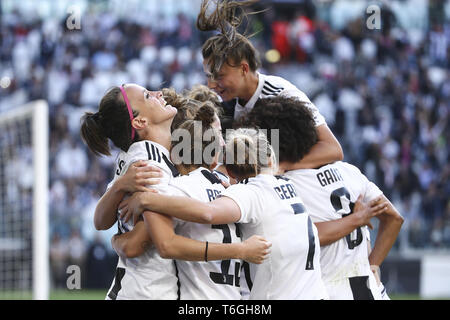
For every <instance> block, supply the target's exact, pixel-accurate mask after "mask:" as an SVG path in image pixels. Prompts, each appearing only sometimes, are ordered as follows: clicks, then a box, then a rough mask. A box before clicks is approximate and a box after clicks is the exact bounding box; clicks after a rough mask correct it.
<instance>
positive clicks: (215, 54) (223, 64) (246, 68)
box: [197, 0, 343, 169]
mask: <svg viewBox="0 0 450 320" xmlns="http://www.w3.org/2000/svg"><path fill="white" fill-rule="evenodd" d="M254 2H255V1H228V0H224V1H216V2H212V1H209V0H203V1H202V4H201V9H200V13H199V15H198V18H197V28H198V29H199V30H201V31H219V33H218V34H216V35H214V36H212V37H210V38H209V39H208V40H207V41H206V42H205V43H204V44H203V47H202V55H203V67H204V71H205V74H206V77H207V81H208V87H210V88H211V89H213V90H214V91H215V92H217V93H218V94H219V95H220V97H221V98H222V100H223V101H225V102H231V103H232V104H234V105H232V107H231V108H225V114H226V115H228V116H230V117H231V118H232V120H238V119H240V118H241V117H242V116H243V115H245V114H246V113H247V112H249V111H250V110H251V109H252V108H253V106H254V105H255V103H256V102H257V101H258V100H260V99H264V98H267V97H273V96H279V95H280V96H289V97H296V98H297V99H299V100H300V101H303V102H304V103H305V104H307V105H308V107H309V108H311V110H312V111H313V114H314V120H315V130H317V134H318V137H319V139H318V142H317V143H316V144H315V145H314V147H313V148H311V150H310V152H309V153H308V155H306V156H305V157H304V158H303V159H302V160H301V162H299V163H293V164H292V169H300V168H316V167H318V166H320V165H324V164H327V163H330V162H333V161H338V160H342V159H343V152H342V148H341V146H340V144H339V142H338V141H337V139H336V138H335V137H334V135H333V133H332V132H331V130H330V129H329V128H328V126H327V124H326V122H325V119H324V117H323V116H322V115H321V114H320V113H319V111H318V109H317V108H316V107H315V106H314V105H313V104H312V103H311V101H310V100H309V99H308V97H307V96H306V95H305V93H303V92H302V91H301V90H299V89H298V88H296V87H295V86H294V85H293V84H292V83H290V82H289V81H287V80H285V79H283V78H280V77H276V76H270V75H264V74H261V73H259V72H258V71H257V70H258V68H259V67H260V61H259V58H258V54H257V52H256V49H255V48H254V46H253V45H252V44H251V42H250V41H249V40H248V39H247V38H246V37H245V36H243V35H241V34H240V33H238V32H237V28H238V27H239V25H240V24H241V22H242V20H243V15H238V14H237V12H243V8H244V7H245V6H248V5H251V4H252V3H254ZM210 5H212V6H216V7H215V9H214V10H212V8H210ZM211 11H212V13H210V12H211Z"/></svg>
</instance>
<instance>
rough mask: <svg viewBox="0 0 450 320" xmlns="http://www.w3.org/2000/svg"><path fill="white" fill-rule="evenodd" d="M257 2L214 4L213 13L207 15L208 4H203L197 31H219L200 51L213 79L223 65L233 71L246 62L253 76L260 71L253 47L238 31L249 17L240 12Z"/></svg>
mask: <svg viewBox="0 0 450 320" xmlns="http://www.w3.org/2000/svg"><path fill="white" fill-rule="evenodd" d="M256 1H257V0H250V1H228V0H224V1H217V2H215V3H214V4H215V5H216V8H215V10H214V11H213V12H212V13H211V14H209V15H208V9H209V5H210V2H211V1H210V0H203V1H202V4H201V7H200V13H199V14H198V17H197V28H198V29H199V30H201V31H213V30H217V31H219V34H217V35H214V36H212V37H210V38H209V39H208V40H206V42H205V43H204V44H203V47H202V55H203V59H205V60H208V65H209V67H210V71H211V73H212V75H213V76H217V73H218V72H219V70H220V68H221V67H222V65H223V64H224V63H227V64H228V65H230V66H232V67H233V66H236V65H238V64H239V63H240V62H241V61H242V60H244V59H245V60H247V62H248V64H249V67H250V70H251V71H253V72H255V71H256V70H257V69H258V68H259V67H260V65H261V62H260V59H259V57H258V53H257V51H256V49H255V47H254V46H253V45H252V43H251V42H250V41H249V40H248V38H247V37H246V36H244V35H242V34H240V33H239V32H238V31H237V28H238V27H239V26H240V25H241V23H242V21H243V19H244V18H245V17H247V15H248V13H246V12H245V11H244V9H243V8H244V7H246V6H249V5H251V4H254V3H255V2H256ZM237 11H239V13H238V12H237ZM250 14H253V13H250Z"/></svg>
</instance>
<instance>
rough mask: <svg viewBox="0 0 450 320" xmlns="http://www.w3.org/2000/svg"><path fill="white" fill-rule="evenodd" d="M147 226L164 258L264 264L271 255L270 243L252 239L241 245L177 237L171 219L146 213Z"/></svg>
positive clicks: (255, 238) (262, 239) (255, 237)
mask: <svg viewBox="0 0 450 320" xmlns="http://www.w3.org/2000/svg"><path fill="white" fill-rule="evenodd" d="M142 216H143V217H144V221H145V225H146V227H147V230H148V232H149V233H150V235H151V238H152V239H153V240H154V243H155V246H156V248H157V250H158V252H159V254H160V256H161V257H162V258H165V259H178V260H187V261H212V260H228V259H242V260H246V261H249V262H252V263H258V264H259V263H262V262H263V260H264V259H265V257H266V256H267V255H268V254H269V253H270V247H271V244H270V243H269V242H267V241H266V240H265V239H264V238H262V237H259V236H253V237H251V238H250V239H247V240H246V241H244V242H242V243H226V244H225V243H211V242H209V243H208V244H206V242H203V241H197V240H193V239H190V238H186V237H182V236H179V235H177V234H176V233H175V232H174V230H173V225H172V219H171V218H170V217H168V216H165V215H161V214H158V213H153V212H150V211H145V212H144V213H143V215H142Z"/></svg>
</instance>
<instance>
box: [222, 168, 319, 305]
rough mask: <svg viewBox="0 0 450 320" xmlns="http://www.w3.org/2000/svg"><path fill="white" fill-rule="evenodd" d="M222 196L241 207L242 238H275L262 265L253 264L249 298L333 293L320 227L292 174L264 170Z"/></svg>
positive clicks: (292, 297)
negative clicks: (325, 274)
mask: <svg viewBox="0 0 450 320" xmlns="http://www.w3.org/2000/svg"><path fill="white" fill-rule="evenodd" d="M222 195H223V196H226V197H229V198H231V199H233V200H234V201H235V202H236V203H237V204H238V206H239V208H240V210H241V218H240V220H239V223H240V225H241V230H242V235H243V239H247V238H249V237H250V236H252V235H255V234H257V235H260V236H262V237H264V238H265V239H267V240H268V241H270V242H272V250H271V254H270V255H269V257H268V258H267V259H266V260H265V261H264V262H263V263H262V264H259V265H257V264H252V263H250V279H251V281H252V285H253V286H252V287H251V291H250V299H256V300H279V299H287V300H297V299H305V300H315V299H327V298H328V296H327V293H326V290H325V287H324V284H323V282H322V279H321V270H320V244H319V238H318V234H317V229H316V227H315V225H314V224H313V223H312V222H311V219H310V218H309V215H308V214H307V213H306V211H305V210H304V209H305V207H304V205H303V203H302V200H301V199H300V198H299V197H298V196H297V193H296V191H295V189H294V187H293V185H292V183H291V182H290V181H289V179H287V178H285V177H281V176H280V177H275V176H272V175H266V174H260V175H258V176H256V177H254V178H249V179H246V180H244V181H243V183H240V184H236V185H232V186H230V187H229V188H227V189H226V190H225V191H224V192H223V193H222Z"/></svg>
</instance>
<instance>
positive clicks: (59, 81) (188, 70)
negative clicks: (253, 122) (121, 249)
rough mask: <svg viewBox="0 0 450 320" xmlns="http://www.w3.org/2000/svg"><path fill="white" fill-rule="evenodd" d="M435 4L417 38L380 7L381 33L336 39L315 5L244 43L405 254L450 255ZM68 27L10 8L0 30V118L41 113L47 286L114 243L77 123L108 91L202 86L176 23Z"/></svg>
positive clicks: (265, 18) (196, 39)
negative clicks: (372, 192)
mask: <svg viewBox="0 0 450 320" xmlns="http://www.w3.org/2000/svg"><path fill="white" fill-rule="evenodd" d="M307 3H309V2H307ZM431 3H436V6H437V9H436V8H435V9H434V10H432V9H433V7H432V6H431V7H430V8H431V9H430V11H429V25H428V27H427V28H426V29H424V30H417V31H416V32H415V33H413V32H408V31H407V30H405V29H404V28H402V27H400V26H399V24H398V22H397V20H396V16H395V13H393V12H392V11H389V10H388V8H383V10H382V12H383V20H382V28H381V29H380V30H370V29H368V28H367V27H366V24H365V18H366V17H365V16H364V17H360V18H358V19H354V20H350V21H348V22H347V23H346V25H345V26H344V27H343V28H339V29H336V28H333V27H332V26H331V24H330V23H329V21H326V20H323V19H319V18H318V13H317V9H316V8H314V6H304V7H303V10H300V9H299V10H297V11H296V12H295V14H294V13H292V10H290V12H289V13H290V14H286V12H284V11H280V12H278V13H279V14H277V11H276V10H268V11H266V12H263V13H261V14H258V15H254V16H252V17H251V21H252V23H251V25H250V26H251V27H250V28H249V30H248V33H252V32H257V33H256V34H255V36H254V37H253V38H252V41H253V42H254V44H255V45H256V47H257V48H258V49H259V52H260V54H261V59H262V62H263V69H262V71H263V72H266V71H267V73H270V74H275V75H276V74H279V75H281V76H283V77H284V78H286V79H289V80H290V81H291V82H293V83H294V84H296V85H297V87H298V88H300V89H302V90H303V91H304V92H305V93H306V94H307V95H308V96H309V97H310V99H311V100H312V101H313V102H314V103H315V104H316V106H317V107H318V108H319V110H320V112H321V113H322V114H323V115H324V116H325V118H326V119H327V123H328V125H329V126H330V128H331V129H332V131H333V132H334V134H335V135H336V137H337V138H338V139H339V141H340V143H341V145H342V146H343V149H344V154H345V160H346V161H347V162H350V163H352V164H354V165H356V166H358V167H359V168H360V169H361V171H362V172H363V173H365V174H366V175H367V176H368V177H369V179H371V180H373V181H374V182H375V183H376V184H377V185H378V186H379V187H380V188H381V189H382V190H383V191H384V192H385V194H386V195H387V196H388V198H390V199H392V200H393V202H394V204H395V205H396V207H397V208H398V210H399V211H400V212H401V213H402V215H403V216H404V217H405V225H404V227H403V229H402V231H401V235H400V237H399V239H398V241H397V243H396V249H397V250H400V251H401V250H406V249H409V248H419V249H422V248H447V249H448V248H450V197H449V195H450V161H449V150H450V149H449V147H448V143H449V142H448V141H449V139H450V131H449V127H448V120H449V111H450V72H449V70H450V24H449V22H448V21H449V17H448V16H447V17H445V14H444V16H443V17H442V16H441V15H439V13H442V12H444V10H439V3H441V2H440V1H434V2H433V1H432V2H431ZM442 3H443V2H442ZM196 9H197V8H193V10H196ZM436 12H437V13H436ZM389 13H390V14H389ZM65 23H66V20H65V19H63V20H62V21H61V20H59V21H56V22H55V21H54V20H41V19H38V18H36V19H29V18H27V19H26V18H25V17H24V16H22V15H21V14H20V13H19V12H14V11H13V12H11V13H8V14H6V13H3V14H2V20H1V26H0V27H1V28H0V70H1V74H0V77H9V78H10V79H11V83H10V84H9V86H7V87H3V86H2V88H1V89H0V111H4V110H6V109H8V108H12V107H14V106H18V105H21V104H24V103H26V102H28V101H31V100H36V99H45V100H47V101H48V103H49V106H50V163H49V165H50V221H51V229H50V230H51V261H52V267H53V268H54V270H53V271H52V274H54V275H55V277H56V278H55V279H54V281H55V285H58V284H59V285H64V283H65V282H64V281H63V279H64V277H63V276H64V274H65V268H66V266H67V265H69V264H78V265H86V264H88V263H89V264H92V261H93V260H95V259H97V260H98V261H103V260H104V259H103V258H104V257H106V256H114V255H115V254H114V253H113V252H112V251H111V250H112V249H111V246H110V244H109V239H110V237H111V236H112V235H113V234H114V233H115V232H116V230H111V231H110V232H98V231H96V230H95V229H94V227H93V223H92V218H93V211H94V208H95V205H96V203H97V201H98V199H99V197H100V196H101V195H102V194H103V193H104V191H105V189H106V185H107V183H108V182H109V181H110V180H111V178H112V176H111V175H112V165H113V162H114V157H110V158H101V159H99V158H97V157H95V156H94V155H93V154H91V153H89V152H88V151H87V148H86V147H85V145H84V144H83V143H82V141H81V138H80V134H79V125H80V117H81V115H82V114H83V113H84V111H86V110H88V109H96V107H97V103H98V100H99V98H100V97H101V96H102V95H103V94H104V92H105V91H106V90H107V89H108V88H109V87H111V86H112V85H117V84H121V83H126V82H135V83H138V84H140V85H143V86H147V88H149V89H150V90H154V89H159V88H161V87H174V88H175V89H176V90H182V89H184V88H190V87H191V86H192V85H194V84H197V83H205V78H204V76H203V71H202V60H201V55H200V52H199V48H200V47H201V43H202V42H203V40H204V39H205V38H206V37H207V35H205V34H201V33H199V32H198V31H197V30H196V28H195V20H194V19H193V18H192V17H191V16H188V15H184V14H182V13H179V14H177V15H174V16H168V17H161V19H156V20H155V21H154V22H149V23H140V22H136V21H133V20H131V19H119V18H118V17H116V16H114V15H110V14H108V12H105V13H103V14H98V13H96V14H89V13H86V14H85V15H83V20H82V23H83V24H82V28H81V30H69V29H68V28H67V27H66V24H65ZM269 49H276V50H277V52H278V54H279V57H278V56H277V54H276V52H275V54H274V51H271V52H269V53H271V54H267V55H266V53H267V52H268V50H269ZM273 62H277V63H273ZM93 267H95V266H93ZM112 269H113V267H111V271H113V270H112ZM58 270H59V271H58ZM58 274H59V276H58ZM108 281H110V279H109V278H108V280H107V283H108Z"/></svg>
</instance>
